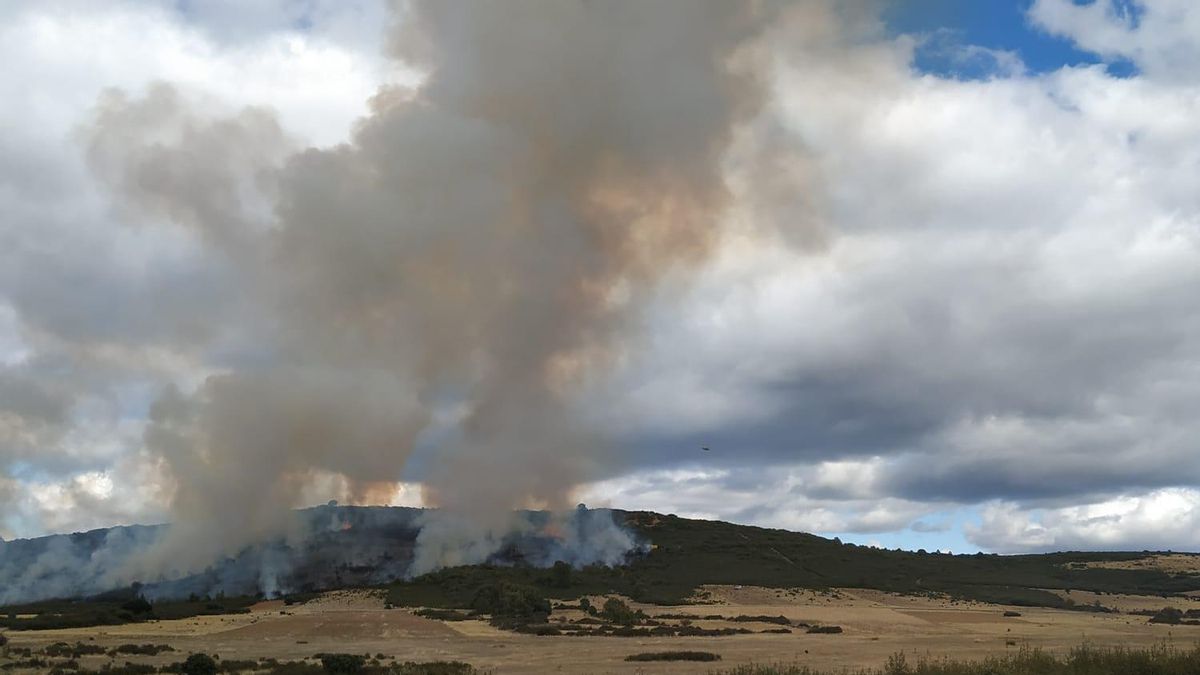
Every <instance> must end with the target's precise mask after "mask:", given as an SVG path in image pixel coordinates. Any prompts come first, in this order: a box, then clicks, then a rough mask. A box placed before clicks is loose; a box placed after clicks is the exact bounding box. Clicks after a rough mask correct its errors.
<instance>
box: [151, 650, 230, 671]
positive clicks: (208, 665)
mask: <svg viewBox="0 0 1200 675" xmlns="http://www.w3.org/2000/svg"><path fill="white" fill-rule="evenodd" d="M152 672H153V671H152ZM179 672H181V673H183V675H216V673H217V662H216V660H214V659H213V657H211V656H209V655H208V654H192V655H190V656H188V657H187V658H186V659H184V660H183V665H182V666H181V667H180V668H179Z"/></svg>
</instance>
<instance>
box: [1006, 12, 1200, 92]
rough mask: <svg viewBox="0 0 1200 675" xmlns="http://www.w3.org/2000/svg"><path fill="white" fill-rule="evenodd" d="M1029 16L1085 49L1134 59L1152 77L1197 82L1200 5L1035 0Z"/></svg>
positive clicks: (1199, 53) (1113, 56)
mask: <svg viewBox="0 0 1200 675" xmlns="http://www.w3.org/2000/svg"><path fill="white" fill-rule="evenodd" d="M1029 17H1030V19H1031V20H1032V21H1033V22H1034V23H1035V24H1036V25H1038V26H1040V27H1042V28H1043V29H1045V30H1047V31H1049V32H1051V33H1054V34H1057V35H1061V36H1063V37H1066V38H1069V39H1071V40H1073V41H1074V42H1076V43H1077V44H1078V45H1079V47H1080V48H1082V49H1085V50H1087V51H1091V52H1095V53H1098V54H1100V55H1102V56H1105V57H1109V58H1124V59H1129V60H1131V61H1133V62H1134V63H1136V64H1137V65H1138V66H1140V67H1141V68H1142V69H1143V70H1145V71H1146V73H1147V74H1149V75H1151V76H1154V77H1161V78H1167V79H1179V80H1189V81H1191V82H1196V81H1197V72H1196V68H1195V64H1196V61H1197V59H1200V40H1198V39H1197V37H1196V36H1197V35H1200V7H1198V6H1197V5H1196V3H1194V2H1192V1H1191V0H1096V1H1094V2H1090V3H1087V4H1080V3H1078V2H1072V0H1036V1H1035V2H1034V3H1033V5H1032V6H1030V8H1029Z"/></svg>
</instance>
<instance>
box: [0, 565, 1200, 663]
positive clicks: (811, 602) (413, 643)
mask: <svg viewBox="0 0 1200 675" xmlns="http://www.w3.org/2000/svg"><path fill="white" fill-rule="evenodd" d="M700 595H701V596H703V597H704V602H703V603H702V604H689V605H683V606H678V607H663V606H652V605H639V604H637V603H632V604H633V605H634V606H635V607H637V608H640V609H642V610H644V611H645V612H646V613H647V614H650V615H661V614H683V613H686V614H696V615H705V616H707V615H715V614H720V615H722V616H724V617H734V616H737V615H750V616H759V615H769V616H780V615H782V616H785V617H787V618H789V619H791V620H793V621H795V622H805V623H813V624H818V623H819V624H826V625H837V626H841V627H842V628H843V629H844V632H843V633H841V634H809V633H806V632H804V630H803V629H793V632H792V633H787V634H774V633H755V634H745V635H729V636H720V637H661V638H658V637H654V638H643V637H638V638H623V637H600V636H587V637H573V636H572V637H568V636H544V637H543V636H533V635H525V634H519V633H514V632H509V631H505V630H500V629H498V628H495V627H493V626H491V625H489V624H488V623H486V622H484V621H479V620H467V621H454V622H442V621H438V620H431V619H425V618H421V617H419V616H415V615H413V614H412V613H411V611H409V610H408V609H405V608H394V609H386V608H385V604H384V599H383V596H382V595H381V594H380V593H378V592H373V591H337V592H331V593H326V594H323V595H322V596H320V597H319V598H317V599H316V600H313V601H310V602H308V603H305V604H303V605H292V606H285V605H284V604H283V603H282V602H279V601H271V602H262V603H259V604H258V605H255V606H254V607H253V608H252V611H251V612H250V613H249V614H241V615H232V616H202V617H195V618H189V619H182V620H173V621H156V622H149V623H134V624H127V625H122V626H102V627H95V628H85V629H68V630H49V631H22V632H10V633H8V637H9V640H10V644H9V646H10V648H17V649H19V648H23V647H28V648H31V649H33V650H34V651H35V652H36V651H38V650H40V649H43V648H45V647H46V646H47V645H51V644H53V643H56V642H66V643H71V644H74V643H76V642H83V643H88V644H95V645H99V646H103V647H106V648H112V647H116V646H118V645H122V644H165V645H170V646H171V647H172V648H173V649H174V650H176V651H174V652H166V653H162V654H158V655H154V656H126V655H118V656H116V657H115V658H113V657H109V656H106V655H93V656H84V657H82V658H80V659H79V664H80V665H81V666H82V667H84V668H93V669H98V668H101V667H103V666H104V665H105V664H108V663H116V664H123V663H124V662H125V661H132V662H134V663H146V664H152V665H156V666H161V665H166V664H168V663H172V662H176V661H180V660H182V658H183V657H184V656H186V655H187V654H188V653H190V652H206V653H209V654H216V655H219V656H220V658H221V659H224V660H233V659H238V660H241V659H248V660H257V659H261V658H276V659H279V660H281V661H289V660H300V659H305V658H310V657H312V656H313V655H314V654H317V653H322V652H348V653H356V654H370V655H372V656H375V655H378V654H383V655H384V656H386V657H388V658H387V659H384V662H385V663H386V662H388V661H390V660H392V659H394V660H399V661H434V660H447V661H465V662H468V663H470V664H472V665H474V666H476V667H477V668H479V669H481V670H484V671H491V672H495V673H559V672H561V673H659V672H662V673H683V672H707V671H709V670H713V669H715V668H717V667H721V668H725V667H730V666H735V665H739V664H746V663H769V662H798V663H803V664H807V665H810V666H813V667H817V668H841V667H845V666H851V667H857V666H870V667H877V666H879V665H881V664H882V663H883V662H884V660H885V659H887V657H888V656H889V655H891V654H894V653H896V652H905V653H907V654H908V655H909V656H910V657H915V656H922V655H928V656H943V655H944V656H949V657H953V658H976V657H981V656H985V655H991V654H1002V653H1005V652H1006V651H1012V650H1016V649H1018V648H1019V647H1020V646H1023V645H1028V646H1032V647H1040V648H1043V649H1046V650H1048V651H1052V652H1061V651H1064V650H1067V649H1069V648H1071V647H1073V646H1076V645H1079V644H1080V643H1081V642H1084V641H1091V642H1093V643H1095V644H1098V645H1118V644H1119V645H1128V646H1148V645H1153V644H1156V643H1160V642H1163V641H1170V642H1171V643H1173V644H1175V645H1177V646H1180V647H1190V646H1191V645H1192V644H1193V643H1195V642H1196V641H1197V640H1200V626H1165V625H1153V624H1149V623H1147V617H1145V616H1140V615H1132V614H1125V613H1120V614H1100V613H1088V612H1078V611H1065V610H1059V609H1045V608H1028V607H1005V606H1001V605H990V604H985V603H979V602H967V601H954V600H950V599H937V598H928V597H914V596H903V595H896V594H892V593H886V592H881V591H872V590H861V589H836V590H831V591H824V592H822V591H808V590H781V589H765V588H757V587H749V586H707V587H704V588H703V589H702V591H701V593H700ZM1085 595H1086V596H1087V597H1084V596H1085ZM1073 597H1075V599H1076V601H1077V602H1084V601H1090V599H1091V594H1083V593H1081V592H1078V591H1076V592H1075V593H1074V594H1073ZM1102 597H1103V600H1104V602H1105V604H1107V605H1109V606H1116V607H1118V608H1119V609H1121V610H1122V612H1124V611H1128V610H1135V609H1142V608H1160V607H1162V606H1163V605H1164V604H1167V601H1166V600H1163V599H1162V598H1156V597H1143V596H1113V595H1104V596H1102ZM593 601H603V598H593ZM1181 602H1182V603H1184V604H1185V605H1188V606H1187V607H1184V606H1183V605H1181V604H1180V603H1181ZM1170 604H1172V605H1173V606H1177V607H1180V608H1181V609H1187V608H1191V607H1192V606H1195V607H1198V608H1200V601H1192V602H1190V603H1189V601H1187V600H1183V599H1181V598H1172V599H1171V600H1170ZM1005 611H1010V612H1011V611H1016V612H1019V613H1020V614H1021V615H1020V616H1016V617H1013V616H1009V617H1006V616H1004V612H1005ZM582 617H583V613H582V612H579V611H578V610H556V611H555V612H554V614H553V615H552V616H551V621H552V622H553V621H557V620H560V619H566V620H571V619H578V618H582ZM694 623H695V625H698V626H702V627H706V628H721V627H741V628H750V629H752V630H756V631H757V630H766V629H772V628H775V629H777V628H778V627H779V626H777V625H774V624H769V623H761V624H759V623H746V622H738V623H734V622H730V621H725V620H716V619H712V620H705V619H698V620H696V621H695V622H694ZM669 650H698V651H709V652H714V653H717V654H719V655H720V656H721V661H720V662H719V663H715V664H697V663H657V662H652V663H629V662H626V661H625V660H624V659H625V657H626V656H629V655H630V654H634V653H640V652H654V651H669ZM2 665H3V662H0V666H2ZM10 672H29V670H28V669H26V670H25V671H22V670H20V669H13V670H10Z"/></svg>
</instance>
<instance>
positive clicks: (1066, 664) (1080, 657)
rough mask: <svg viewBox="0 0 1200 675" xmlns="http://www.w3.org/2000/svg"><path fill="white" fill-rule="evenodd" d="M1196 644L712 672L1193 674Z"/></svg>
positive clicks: (1199, 651) (900, 657)
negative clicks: (872, 665)
mask: <svg viewBox="0 0 1200 675" xmlns="http://www.w3.org/2000/svg"><path fill="white" fill-rule="evenodd" d="M1195 673H1200V646H1197V647H1194V648H1192V649H1190V650H1179V649H1176V648H1174V647H1171V646H1170V645H1166V644H1162V645H1158V646H1155V647H1149V648H1146V649H1129V648H1124V647H1096V646H1093V645H1086V644H1085V645H1083V646H1081V647H1076V648H1075V649H1072V650H1071V651H1070V652H1069V653H1067V654H1064V655H1061V656H1059V655H1054V654H1050V653H1048V652H1044V651H1042V650H1040V649H1029V648H1022V649H1021V650H1020V651H1018V652H1016V653H1013V654H1007V655H1005V656H993V657H989V658H986V659H982V660H978V661H958V660H951V659H926V658H914V659H913V660H911V661H910V660H909V657H907V656H906V655H905V654H903V653H899V654H894V655H892V656H891V657H889V658H888V660H887V662H886V663H885V664H884V665H883V666H882V667H880V668H860V669H858V670H847V669H842V668H839V669H836V670H817V669H814V668H810V667H809V666H805V665H801V664H775V665H755V664H751V665H745V666H737V667H735V668H730V669H725V670H721V671H716V673H715V675H1133V674H1136V675H1194V674H1195Z"/></svg>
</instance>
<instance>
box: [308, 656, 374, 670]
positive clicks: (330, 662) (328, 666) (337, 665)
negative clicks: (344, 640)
mask: <svg viewBox="0 0 1200 675" xmlns="http://www.w3.org/2000/svg"><path fill="white" fill-rule="evenodd" d="M318 656H319V657H320V659H321V667H323V668H324V669H325V672H327V673H331V674H332V675H354V673H361V672H362V671H363V665H364V664H365V663H366V659H364V658H363V657H362V656H359V655H358V654H319V655H318Z"/></svg>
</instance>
